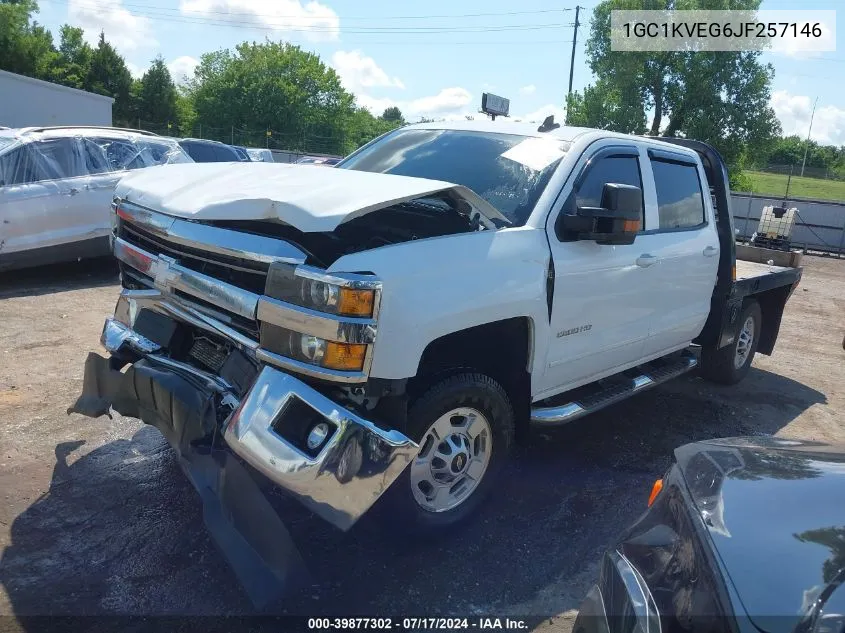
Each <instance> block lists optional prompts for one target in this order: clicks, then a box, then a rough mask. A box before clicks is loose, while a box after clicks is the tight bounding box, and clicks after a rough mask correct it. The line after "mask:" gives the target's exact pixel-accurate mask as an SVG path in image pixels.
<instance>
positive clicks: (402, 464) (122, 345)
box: [75, 302, 419, 530]
mask: <svg viewBox="0 0 845 633" xmlns="http://www.w3.org/2000/svg"><path fill="white" fill-rule="evenodd" d="M118 305H119V306H120V305H121V303H120V302H119V303H118ZM101 342H102V343H103V346H104V347H105V348H106V349H107V350H108V351H109V352H111V354H112V355H114V356H117V357H118V358H126V357H127V356H131V357H133V358H138V357H140V358H142V359H143V361H144V365H145V366H153V367H155V368H156V369H157V370H158V371H161V372H172V373H173V374H176V375H179V376H183V377H187V378H188V379H189V380H191V381H193V382H194V383H196V384H198V385H199V388H200V389H201V390H204V391H206V392H207V393H209V394H214V395H215V401H216V402H217V406H218V408H219V407H226V408H225V409H223V410H224V411H229V410H231V413H230V414H228V417H227V418H226V419H225V421H224V422H223V424H222V430H223V436H224V439H225V441H226V444H227V445H228V447H229V448H230V449H231V450H232V451H233V452H234V453H236V454H237V455H238V456H239V457H241V458H242V459H243V460H244V461H246V462H247V463H248V464H249V465H250V466H252V467H253V468H255V469H256V470H258V471H259V472H260V473H262V474H263V475H264V476H266V477H267V478H268V479H270V480H271V481H272V482H273V483H275V484H277V485H278V486H280V487H282V488H284V489H285V490H287V491H289V492H290V493H292V494H293V495H294V496H296V497H297V498H298V499H299V500H300V501H301V502H302V503H303V504H305V505H306V506H307V507H308V508H309V509H311V510H312V511H313V512H314V513H315V514H317V515H319V516H321V517H323V518H324V519H326V520H327V521H329V522H330V523H332V524H334V525H336V526H337V527H339V528H340V529H343V530H347V529H349V528H350V527H351V526H352V525H353V524H354V523H355V522H356V521H357V520H358V519H359V518H360V517H361V516H362V515H363V514H364V513H365V512H366V511H367V510H368V509H369V508H370V507H371V506H372V505H373V504H374V503H375V502H376V501H377V500H378V498H379V497H380V496H381V494H382V493H383V492H384V491H385V490H387V488H388V487H390V485H391V484H392V483H393V481H394V480H395V479H396V478H397V477H398V476H399V475H400V474H401V473H402V471H403V470H404V469H405V468H406V467H407V466H408V465H409V464H410V461H411V460H412V459H413V456H414V455H415V454H416V452H417V451H418V449H419V447H418V446H417V444H415V443H414V442H413V441H411V440H410V439H408V438H407V437H405V436H404V435H403V434H402V433H400V432H399V431H395V430H384V429H381V428H379V427H378V426H376V425H375V424H374V423H372V422H370V421H369V420H366V419H364V418H362V417H360V416H358V415H357V414H355V413H353V412H352V411H350V410H349V409H347V408H345V407H343V406H341V405H339V404H337V403H336V402H334V401H332V400H331V399H329V398H327V397H326V396H324V395H323V394H321V393H320V392H319V391H317V390H315V389H313V388H312V387H310V386H309V385H307V384H305V383H304V382H302V381H301V380H299V379H298V378H295V377H294V376H291V375H290V374H286V373H284V372H283V371H280V370H279V369H276V368H274V367H270V366H264V367H263V368H262V369H261V370H260V372H259V374H258V377H257V378H256V379H255V382H254V383H253V384H252V386H251V387H250V388H249V389H248V391H247V393H246V394H245V395H244V396H243V398H242V399H239V398H238V397H237V394H236V390H235V389H234V388H233V387H231V386H230V385H229V384H227V383H226V381H225V380H223V379H222V378H220V377H218V376H215V375H213V374H210V373H208V372H204V371H202V370H199V369H197V368H195V367H193V366H192V365H189V364H187V363H181V362H178V361H174V360H172V359H170V358H168V357H166V356H165V355H164V354H163V350H161V349H160V348H159V346H158V345H157V344H156V343H154V342H152V341H150V340H148V339H146V338H145V337H143V336H141V335H140V334H138V333H137V332H135V331H133V330H132V329H131V328H130V327H128V326H127V325H125V324H124V323H121V322H120V321H118V320H116V319H107V320H106V323H105V326H104V328H103V333H102V337H101ZM89 361H90V359H89ZM133 367H134V365H133ZM114 373H116V374H117V376H113V377H112V378H111V379H113V380H115V381H119V380H120V378H119V377H118V376H122V375H123V374H121V373H120V372H118V371H115V372H114ZM88 380H89V376H88V372H87V371H86V383H87V382H88ZM92 380H93V379H92ZM100 382H102V379H100ZM162 388H165V389H166V387H162V386H161V385H158V386H157V389H159V390H160V389H162ZM105 391H107V390H105V389H104V388H103V387H102V386H101V385H88V384H86V386H85V389H84V393H89V394H92V393H94V395H95V396H96V397H99V398H100V399H106V400H107V399H108V397H109V394H108V393H104V392H105ZM134 391H135V392H136V393H137V392H138V389H137V388H136V389H135V390H134ZM153 391H156V390H155V389H153ZM95 392H96V393H95ZM125 393H126V391H125V390H124V391H123V394H124V396H123V397H124V399H125ZM153 400H159V401H160V400H162V397H161V394H158V397H157V398H154V399H153ZM168 400H169V398H165V399H164V401H165V402H167V401H168ZM108 404H111V403H106V402H102V403H101V406H99V407H94V408H90V407H89V409H88V410H83V409H84V408H80V407H77V408H75V410H77V411H79V412H81V413H86V414H88V415H92V414H102V413H105V412H106V411H103V408H104V407H107V405H108ZM302 405H304V406H306V407H307V409H303V408H302ZM155 406H157V405H155V403H154V404H153V405H150V404H149V403H144V402H141V403H140V405H139V406H138V411H139V412H140V415H139V416H138V417H141V419H142V420H144V421H145V422H148V423H150V424H153V425H155V426H158V427H159V428H161V426H162V424H161V422H160V420H159V417H160V416H158V415H155V414H152V413H151V414H150V415H147V416H146V418H147V419H145V412H146V411H149V409H150V408H151V407H155ZM133 411H134V410H133V409H131V408H130V409H129V412H128V413H126V414H127V415H132V412H133ZM303 412H306V413H307V416H308V418H307V419H308V420H310V422H309V423H308V424H309V425H310V426H313V425H314V424H315V423H318V422H325V423H327V424H328V425H329V427H330V429H331V434H330V436H329V438H328V440H327V441H326V442H325V444H324V445H323V446H321V447H320V448H319V449H318V450H317V451H316V452H312V454H309V453H308V452H307V448H304V447H302V445H301V433H300V434H299V436H300V445H299V446H298V445H297V444H296V443H295V442H294V441H291V439H290V437H286V435H287V433H288V431H289V430H291V429H293V428H296V427H297V426H299V427H301V426H302V425H301V423H300V422H301V420H300V419H292V417H295V416H297V415H300V416H301V414H302V413H303ZM161 430H162V432H163V433H164V435H165V436H166V437H167V436H168V433H167V432H166V430H165V429H161ZM198 433H199V431H198V430H195V432H194V433H193V435H196V434H198ZM168 440H170V441H171V444H174V442H173V441H172V440H171V438H170V437H168ZM177 448H180V449H181V450H185V447H184V446H183V447H177Z"/></svg>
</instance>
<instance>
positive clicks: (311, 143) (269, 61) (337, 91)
mask: <svg viewBox="0 0 845 633" xmlns="http://www.w3.org/2000/svg"><path fill="white" fill-rule="evenodd" d="M190 93H191V96H192V99H193V105H194V109H195V110H196V113H197V122H198V123H199V124H201V125H202V126H203V130H212V129H217V130H219V131H218V132H217V134H218V135H219V136H220V137H221V139H225V138H227V136H228V134H229V131H230V129H231V128H232V127H237V128H248V129H254V130H255V129H259V130H263V129H270V130H272V137H271V142H272V143H273V144H278V145H284V146H285V147H286V148H287V149H301V150H308V151H324V152H327V153H328V152H330V153H341V152H345V151H347V149H348V147H349V145H348V143H347V134H348V131H349V126H350V124H351V119H352V116H353V114H354V113H355V107H354V98H353V96H352V95H351V94H349V93H348V92H347V91H346V90H344V89H343V87H342V86H341V85H340V80H339V79H338V76H337V74H336V73H335V71H334V70H332V69H331V68H328V67H327V66H326V65H325V64H324V63H323V62H322V61H320V58H319V57H318V56H317V55H315V54H314V53H309V52H306V51H303V50H302V49H301V48H299V47H298V46H294V45H292V44H286V43H276V42H269V41H268V42H265V43H263V44H258V43H246V42H245V43H243V44H240V45H238V46H237V47H236V48H235V50H234V51H231V50H220V51H216V52H213V53H207V54H205V55H203V56H202V59H201V61H200V65H199V66H198V67H197V71H196V74H195V76H194V78H193V80H192V81H191V83H190Z"/></svg>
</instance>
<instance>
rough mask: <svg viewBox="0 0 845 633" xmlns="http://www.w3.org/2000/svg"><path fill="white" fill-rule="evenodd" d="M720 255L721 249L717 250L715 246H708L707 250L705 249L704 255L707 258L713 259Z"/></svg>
mask: <svg viewBox="0 0 845 633" xmlns="http://www.w3.org/2000/svg"><path fill="white" fill-rule="evenodd" d="M718 254H719V249H718V248H716V247H715V246H708V247H707V248H705V249H704V251H702V255H704V256H705V257H713V256H714V255H718Z"/></svg>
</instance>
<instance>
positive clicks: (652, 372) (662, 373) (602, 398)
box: [531, 352, 698, 426]
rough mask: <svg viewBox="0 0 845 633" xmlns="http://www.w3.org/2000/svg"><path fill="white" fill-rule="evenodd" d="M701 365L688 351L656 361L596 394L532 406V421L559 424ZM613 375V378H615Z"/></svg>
mask: <svg viewBox="0 0 845 633" xmlns="http://www.w3.org/2000/svg"><path fill="white" fill-rule="evenodd" d="M696 365H698V359H697V358H696V357H695V356H693V355H692V354H690V353H689V352H685V353H684V354H683V355H682V356H681V357H680V358H678V359H677V360H674V361H671V362H666V361H660V360H658V361H653V362H651V363H647V364H645V365H642V366H640V367H638V368H637V369H636V370H634V371H638V372H640V373H639V375H636V376H633V377H631V376H630V373H629V375H625V374H622V375H621V376H619V377H620V378H622V380H621V381H617V382H615V383H614V384H613V385H610V386H608V387H605V388H603V389H600V390H598V391H595V392H593V393H590V394H587V395H584V396H582V397H578V398H575V399H573V400H571V401H569V402H566V403H565V404H562V405H559V406H545V407H532V408H531V422H532V423H533V424H537V425H548V426H553V425H558V424H566V423H567V422H572V420H577V419H578V418H580V417H583V416H585V415H587V414H588V413H593V412H594V411H598V410H599V409H604V408H605V407H607V406H610V405H612V404H616V403H617V402H621V401H622V400H625V399H626V398H629V397H631V396H632V395H634V394H636V393H639V392H641V391H645V390H646V389H650V388H651V387H655V386H657V385H659V384H661V383H664V382H666V381H667V380H671V379H672V378H676V377H677V376H680V375H681V374H685V373H687V372H688V371H690V370H691V369H694V368H695V366H696ZM612 378H613V377H611V379H612Z"/></svg>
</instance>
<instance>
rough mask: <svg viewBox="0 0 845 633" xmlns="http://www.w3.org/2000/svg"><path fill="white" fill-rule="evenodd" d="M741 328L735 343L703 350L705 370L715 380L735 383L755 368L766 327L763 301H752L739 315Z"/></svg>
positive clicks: (702, 367)
mask: <svg viewBox="0 0 845 633" xmlns="http://www.w3.org/2000/svg"><path fill="white" fill-rule="evenodd" d="M739 324H740V325H739V331H738V332H737V335H736V338H735V339H734V342H733V343H732V344H731V345H726V346H725V347H723V348H721V349H716V350H714V349H702V350H701V373H702V375H703V376H704V377H705V378H707V380H710V381H712V382H718V383H721V384H723V385H735V384H736V383H738V382H739V381H740V380H742V379H743V378H745V376H746V374H748V372H749V371H750V370H751V361H753V360H754V354H755V353H756V352H757V343H758V341H759V338H760V332H761V329H762V313H761V312H760V306H759V304H758V303H757V302H756V301H754V300H751V301H748V302H747V303H746V304H745V306H744V307H743V309H742V312H741V313H740V315H739Z"/></svg>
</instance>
